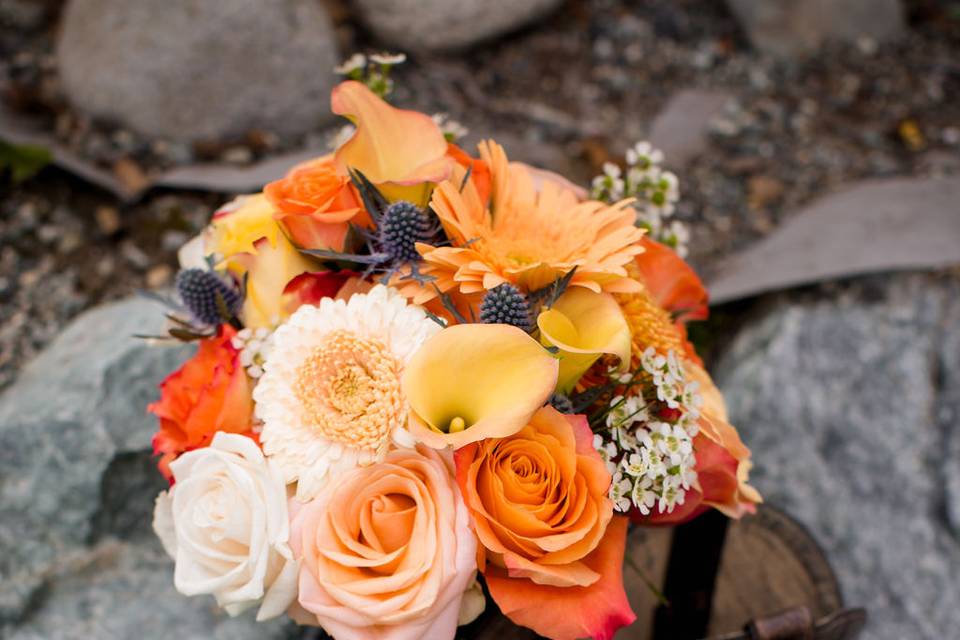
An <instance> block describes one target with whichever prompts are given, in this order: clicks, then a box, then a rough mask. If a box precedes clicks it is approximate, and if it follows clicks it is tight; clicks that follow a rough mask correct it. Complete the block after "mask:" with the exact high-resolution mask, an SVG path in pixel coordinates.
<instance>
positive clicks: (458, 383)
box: [402, 324, 558, 449]
mask: <svg viewBox="0 0 960 640" xmlns="http://www.w3.org/2000/svg"><path fill="white" fill-rule="evenodd" d="M557 370H558V363H557V360H556V358H554V357H553V356H551V355H550V353H548V352H547V351H546V350H545V349H544V348H543V347H542V346H540V345H539V344H537V341H536V340H534V339H533V338H531V337H530V336H529V335H527V334H526V333H525V332H524V331H523V330H521V329H518V328H516V327H512V326H510V325H505V324H460V325H454V326H452V327H448V328H446V329H444V330H443V331H440V332H439V333H437V334H436V335H434V336H433V337H432V338H430V339H429V340H427V342H425V343H424V344H423V346H421V347H420V349H419V350H418V351H417V352H416V353H415V354H414V356H413V358H412V359H411V360H410V362H409V363H408V364H407V366H406V369H405V370H404V374H403V381H402V385H403V392H404V395H405V396H406V397H407V401H408V403H409V405H410V420H409V428H410V431H411V433H412V434H413V435H414V437H416V438H417V439H418V440H420V441H421V442H423V443H424V444H426V445H427V446H430V447H433V448H436V449H440V448H443V447H446V446H452V447H454V448H457V447H462V446H463V445H465V444H469V443H471V442H476V441H478V440H482V439H484V438H504V437H506V436H510V435H513V434H514V433H516V432H518V431H519V430H520V429H522V428H523V427H524V425H526V424H527V422H528V421H529V420H530V417H531V416H533V414H534V413H535V412H536V411H537V410H538V409H539V408H540V407H542V406H543V404H544V403H545V402H546V401H547V398H549V397H550V394H551V393H552V392H553V389H554V387H555V386H556V383H557Z"/></svg>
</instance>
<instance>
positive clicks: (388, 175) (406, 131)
mask: <svg viewBox="0 0 960 640" xmlns="http://www.w3.org/2000/svg"><path fill="white" fill-rule="evenodd" d="M330 108H331V110H332V111H333V112H334V113H336V114H337V115H341V116H344V117H346V118H348V119H349V120H350V121H351V122H353V124H355V125H356V127H357V130H356V131H355V132H354V134H353V136H351V137H350V139H349V140H347V141H346V142H345V143H343V144H342V145H341V146H340V148H339V149H337V151H336V153H335V154H334V160H335V161H336V163H337V164H338V165H339V166H340V167H341V169H342V170H344V171H345V170H346V169H357V170H358V171H360V172H361V173H363V174H364V175H365V176H366V177H367V178H368V179H369V180H370V182H372V183H373V184H375V185H377V187H378V188H379V189H380V191H381V192H382V193H383V195H384V196H386V197H387V198H388V199H389V200H409V201H411V202H414V203H416V204H418V205H420V206H424V205H426V203H427V200H428V198H429V195H430V190H431V187H432V185H433V184H435V183H437V182H440V181H441V180H445V179H446V178H447V177H448V176H449V175H450V171H451V169H452V168H453V164H454V160H453V158H451V157H449V156H448V155H447V141H446V138H444V137H443V132H441V131H440V127H438V126H437V123H436V122H434V121H433V118H431V117H430V116H428V115H426V114H423V113H419V112H417V111H407V110H404V109H397V108H395V107H391V106H390V105H389V104H387V103H386V102H385V101H384V100H383V99H381V98H380V97H379V96H377V95H376V94H375V93H373V92H372V91H370V89H368V88H367V87H366V85H364V84H363V83H360V82H357V81H355V80H348V81H346V82H342V83H340V84H339V85H337V86H336V87H334V89H333V92H332V93H331V95H330Z"/></svg>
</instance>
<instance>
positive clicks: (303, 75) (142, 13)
mask: <svg viewBox="0 0 960 640" xmlns="http://www.w3.org/2000/svg"><path fill="white" fill-rule="evenodd" d="M337 62H338V54H337V50H336V44H335V41H334V33H333V29H332V26H331V23H330V19H329V18H328V16H327V14H326V13H325V11H324V9H323V6H322V3H320V2H317V1H316V0H230V1H229V2H209V1H208V0H137V1H136V2H125V1H123V0H71V1H70V3H69V4H68V5H67V7H66V10H65V11H64V15H63V21H62V25H61V29H60V36H59V40H58V42H57V63H58V65H59V70H60V77H61V80H62V84H63V89H64V92H65V94H66V97H67V98H68V99H69V100H70V101H71V102H72V103H73V104H74V105H76V106H77V107H78V108H80V109H81V110H83V111H85V112H87V113H89V114H91V115H93V116H96V117H99V118H103V119H109V120H114V121H117V122H119V123H121V124H123V125H125V126H128V127H130V128H132V129H134V130H136V131H138V132H140V133H142V134H144V135H147V136H160V137H165V138H172V139H178V140H196V139H218V138H224V137H229V136H235V135H239V134H243V133H244V132H246V131H248V130H250V129H254V128H259V129H265V130H269V131H273V132H276V133H279V134H297V133H302V132H304V131H308V130H311V129H313V128H314V127H316V126H317V125H318V124H319V123H321V122H322V121H323V120H325V119H328V118H329V117H330V110H329V103H330V98H329V93H330V89H331V88H332V87H333V84H334V81H335V80H334V75H333V67H334V66H335V65H336V64H337Z"/></svg>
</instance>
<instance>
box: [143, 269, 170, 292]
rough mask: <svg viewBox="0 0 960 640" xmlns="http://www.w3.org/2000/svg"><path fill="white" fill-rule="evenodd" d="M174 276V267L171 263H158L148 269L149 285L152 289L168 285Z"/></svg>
mask: <svg viewBox="0 0 960 640" xmlns="http://www.w3.org/2000/svg"><path fill="white" fill-rule="evenodd" d="M172 277H173V269H172V268H170V265H166V264H158V265H157V266H155V267H151V268H150V270H149V271H147V287H148V288H150V289H159V288H161V287H163V286H166V285H167V283H169V282H170V279H171V278H172Z"/></svg>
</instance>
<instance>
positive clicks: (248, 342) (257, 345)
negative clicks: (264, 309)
mask: <svg viewBox="0 0 960 640" xmlns="http://www.w3.org/2000/svg"><path fill="white" fill-rule="evenodd" d="M272 338H273V334H272V333H271V332H270V330H269V329H266V328H264V327H260V328H259V329H241V330H240V331H238V332H237V335H235V336H234V337H233V339H232V340H231V341H230V344H232V345H233V348H234V349H236V350H237V351H239V352H240V366H242V367H243V368H244V369H246V370H247V375H248V376H250V377H251V378H253V379H254V380H256V379H258V378H259V377H260V376H262V375H263V363H264V362H265V361H266V359H267V356H269V355H270V343H271V339H272Z"/></svg>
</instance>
